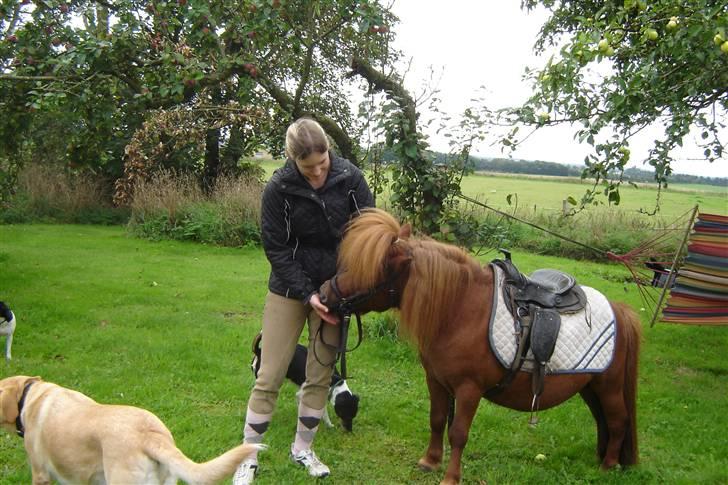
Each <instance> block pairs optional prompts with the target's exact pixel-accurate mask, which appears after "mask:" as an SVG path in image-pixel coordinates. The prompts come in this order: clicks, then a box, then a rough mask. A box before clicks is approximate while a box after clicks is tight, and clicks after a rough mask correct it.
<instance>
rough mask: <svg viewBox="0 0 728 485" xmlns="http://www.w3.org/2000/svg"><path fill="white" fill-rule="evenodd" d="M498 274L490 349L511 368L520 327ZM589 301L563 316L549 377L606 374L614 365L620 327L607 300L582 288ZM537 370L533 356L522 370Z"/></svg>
mask: <svg viewBox="0 0 728 485" xmlns="http://www.w3.org/2000/svg"><path fill="white" fill-rule="evenodd" d="M491 267H492V268H493V269H494V271H495V282H496V284H494V285H493V291H494V292H495V294H494V295H493V302H494V303H493V311H492V313H491V316H490V330H489V338H490V346H491V348H492V349H493V352H494V353H495V355H496V357H497V358H498V360H499V361H500V363H501V365H503V367H506V368H510V366H511V363H512V362H513V360H514V359H515V357H516V349H517V347H518V335H517V334H516V330H517V323H516V321H515V320H514V318H513V315H511V313H510V312H509V311H508V307H506V303H505V300H504V299H503V291H502V288H503V280H504V274H503V271H502V270H501V269H500V268H498V267H497V266H493V265H491ZM581 288H582V289H583V290H584V294H585V295H586V298H587V304H586V306H585V308H584V310H582V311H580V312H577V313H566V314H565V313H562V314H561V329H560V330H559V336H558V338H557V339H556V348H555V349H554V354H553V356H551V360H550V361H549V362H548V363H547V364H546V373H547V374H574V373H587V372H602V371H603V370H604V369H606V368H607V367H609V365H610V364H611V363H612V358H613V356H614V339H615V335H616V332H617V325H616V322H615V319H614V311H613V310H612V307H611V305H610V304H609V302H608V301H607V298H606V297H605V296H604V295H602V294H601V293H599V292H598V291H597V290H595V289H594V288H589V287H588V286H582V287H581ZM533 368H534V359H533V354H532V353H531V351H530V350H529V351H528V353H527V354H526V360H525V361H524V364H523V367H522V368H521V370H524V371H530V370H532V369H533Z"/></svg>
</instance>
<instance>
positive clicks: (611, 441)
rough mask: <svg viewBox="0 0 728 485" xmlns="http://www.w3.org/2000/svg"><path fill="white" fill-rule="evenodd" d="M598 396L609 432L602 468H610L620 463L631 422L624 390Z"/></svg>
mask: <svg viewBox="0 0 728 485" xmlns="http://www.w3.org/2000/svg"><path fill="white" fill-rule="evenodd" d="M598 398H599V402H600V403H601V405H602V409H603V410H604V418H605V419H606V422H607V430H608V432H609V438H608V440H607V449H606V453H605V454H604V458H603V460H602V469H604V470H608V469H610V468H612V467H614V466H615V465H617V464H618V463H619V454H620V452H621V450H622V443H623V441H624V437H625V433H626V431H627V426H628V424H629V415H628V414H627V407H626V406H625V404H624V398H623V395H622V392H610V393H602V394H601V395H598Z"/></svg>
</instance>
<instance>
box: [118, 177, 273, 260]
mask: <svg viewBox="0 0 728 485" xmlns="http://www.w3.org/2000/svg"><path fill="white" fill-rule="evenodd" d="M261 196H262V184H261V183H260V182H259V181H257V180H253V179H250V178H246V177H240V176H233V175H221V176H219V177H218V179H217V182H216V184H215V186H214V187H213V189H212V190H211V191H210V192H209V193H205V192H204V191H203V190H202V189H201V187H200V184H199V181H198V178H197V177H196V176H195V175H193V174H189V173H184V172H176V171H173V170H167V169H163V170H160V171H158V172H156V173H155V174H154V175H153V176H152V177H151V178H149V179H148V180H146V181H144V182H141V183H139V184H138V185H137V187H136V188H135V190H134V196H133V199H132V203H131V211H132V212H131V217H130V220H129V229H130V230H131V232H132V233H134V234H136V235H138V236H141V237H145V238H150V239H164V238H172V239H180V240H192V241H198V242H204V243H211V244H221V245H225V246H243V245H246V244H251V243H252V244H255V243H257V242H259V241H260V224H259V221H260V199H261Z"/></svg>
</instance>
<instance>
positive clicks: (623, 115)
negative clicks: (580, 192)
mask: <svg viewBox="0 0 728 485" xmlns="http://www.w3.org/2000/svg"><path fill="white" fill-rule="evenodd" d="M537 7H543V8H546V9H547V10H548V11H549V14H550V17H549V18H548V20H547V21H546V22H545V24H544V25H543V26H542V28H541V31H540V34H539V36H538V38H537V40H536V45H535V49H536V51H538V52H543V51H544V50H546V49H547V48H558V53H557V54H555V55H554V56H552V57H551V59H549V60H548V62H547V63H546V65H545V66H543V68H541V69H537V70H531V71H529V72H528V74H527V75H528V77H529V78H530V79H531V81H532V82H533V87H534V92H533V95H532V96H531V97H530V99H528V101H527V102H526V103H524V104H523V105H522V106H520V107H518V108H516V109H511V110H506V111H505V112H504V113H503V114H504V116H505V117H506V118H508V119H509V121H511V122H513V123H520V124H524V125H528V126H531V127H534V128H535V129H538V128H539V127H542V126H547V125H553V124H557V123H570V124H575V125H576V126H577V129H576V134H575V138H576V139H577V140H578V141H579V142H585V143H588V144H589V145H591V146H592V147H593V150H592V152H591V154H589V155H588V156H587V157H586V160H585V164H586V168H585V169H584V171H583V175H582V177H583V178H592V179H593V180H594V181H595V184H594V186H593V188H592V189H591V190H589V191H587V193H586V194H585V195H584V197H583V198H582V200H581V202H580V203H579V202H577V201H576V200H574V199H573V198H572V199H571V202H572V203H573V204H574V205H577V204H578V205H580V207H583V206H584V205H585V204H590V203H596V202H597V201H598V200H600V198H597V197H596V196H597V195H598V194H599V193H600V192H601V193H602V194H603V195H604V196H606V199H607V201H608V202H609V203H615V204H618V203H619V187H620V184H621V183H622V182H623V172H624V169H625V167H626V164H627V162H628V161H629V160H630V156H631V153H630V148H629V143H630V140H631V139H632V138H633V137H634V136H635V135H636V134H637V133H639V132H640V131H642V130H644V129H645V128H646V127H648V126H661V127H662V134H661V136H659V137H658V138H657V139H656V140H655V141H654V143H653V144H652V146H651V149H650V150H649V153H648V154H647V157H646V159H645V160H644V163H647V164H649V165H651V166H652V167H654V170H655V181H656V183H657V184H658V185H659V187H660V188H663V187H666V186H667V182H668V179H669V176H670V174H671V173H672V168H671V163H672V162H673V157H674V152H675V149H676V148H678V147H680V146H682V144H683V140H684V139H685V137H686V136H689V134H691V133H698V136H699V137H700V138H699V144H700V145H701V149H702V150H703V153H702V155H703V157H704V159H705V160H709V161H711V162H714V163H721V162H719V160H720V159H721V158H722V157H724V154H725V151H724V150H725V141H724V140H722V139H721V134H723V135H725V132H724V131H723V132H721V130H722V129H724V128H725V125H726V112H727V110H728V6H727V5H726V2H725V1H722V0H681V1H677V0H653V1H646V0H623V1H622V0H620V1H614V2H570V1H565V0H523V1H522V8H524V9H525V10H533V9H535V8H537ZM521 140H522V138H521V137H520V134H519V133H518V127H516V128H515V129H514V130H513V131H511V132H510V134H509V135H508V136H507V137H505V138H504V139H503V143H504V144H505V145H506V146H515V145H516V144H517V143H519V141H521ZM723 163H724V162H723ZM658 207H659V205H658Z"/></svg>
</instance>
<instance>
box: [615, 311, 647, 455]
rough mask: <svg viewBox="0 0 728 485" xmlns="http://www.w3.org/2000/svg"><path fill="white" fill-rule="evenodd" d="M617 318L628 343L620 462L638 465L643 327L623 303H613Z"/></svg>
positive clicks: (634, 314) (637, 317)
mask: <svg viewBox="0 0 728 485" xmlns="http://www.w3.org/2000/svg"><path fill="white" fill-rule="evenodd" d="M612 307H613V308H614V312H615V313H616V315H617V319H618V320H620V321H621V322H623V324H624V325H623V326H622V330H623V332H624V338H625V345H626V353H627V356H626V359H627V360H626V362H625V366H624V404H625V406H626V407H627V416H628V418H629V422H628V423H627V429H626V430H625V434H624V441H623V442H622V448H621V450H620V452H619V464H620V465H622V467H627V466H630V465H636V464H637V461H638V459H639V450H638V447H637V372H638V364H639V354H640V344H641V341H642V327H641V324H640V319H639V316H638V315H637V313H635V311H634V310H633V309H632V308H631V307H629V306H627V305H625V304H622V303H612Z"/></svg>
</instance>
